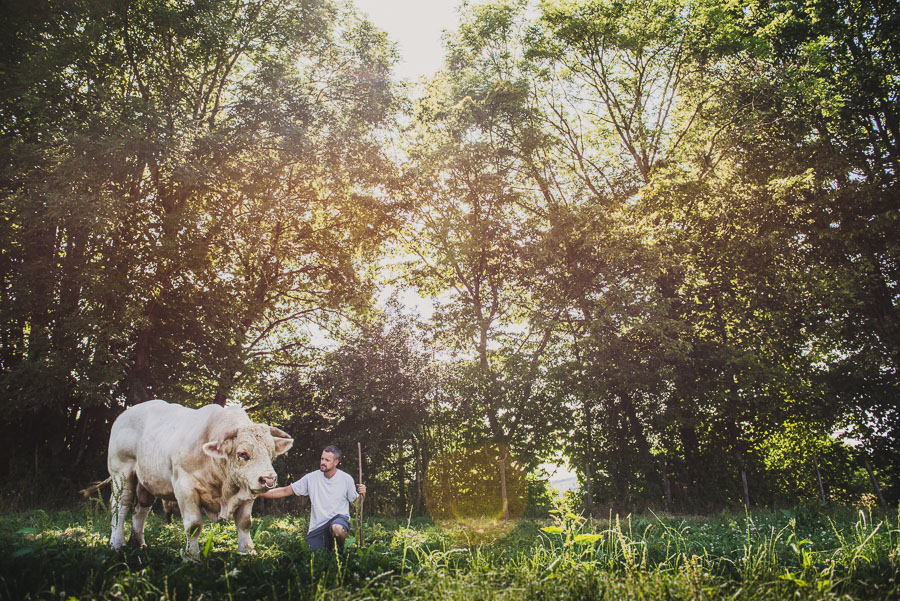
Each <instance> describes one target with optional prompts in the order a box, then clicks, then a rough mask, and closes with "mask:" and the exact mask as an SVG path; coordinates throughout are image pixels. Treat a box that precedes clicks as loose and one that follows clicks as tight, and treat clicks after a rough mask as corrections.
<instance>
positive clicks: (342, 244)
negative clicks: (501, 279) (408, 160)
mask: <svg viewBox="0 0 900 601" xmlns="http://www.w3.org/2000/svg"><path fill="white" fill-rule="evenodd" d="M339 15H341V16H343V17H345V18H342V19H338V16H339ZM10 18H11V19H12V20H13V21H14V24H15V27H14V28H5V29H4V31H8V32H13V31H15V32H18V33H12V34H11V35H9V36H7V37H5V38H4V40H3V45H4V49H5V50H6V52H5V53H4V61H5V64H4V65H3V70H4V72H5V73H8V74H9V76H10V77H9V79H10V85H9V86H8V87H7V88H6V89H5V91H4V92H3V96H2V98H0V107H2V111H3V114H4V119H3V124H4V125H3V128H4V129H3V146H2V148H3V155H4V157H5V160H4V172H3V176H2V189H3V207H4V212H5V213H6V215H7V217H8V218H7V219H6V220H5V221H4V224H3V226H2V227H3V233H2V236H3V239H4V247H3V253H2V261H0V263H2V265H3V267H2V277H3V291H4V292H3V298H2V301H0V303H2V310H3V315H4V322H3V323H4V327H3V334H2V336H0V338H2V344H3V350H2V352H0V355H2V360H3V361H4V363H3V378H2V389H3V391H4V392H3V394H4V396H5V397H6V398H8V399H11V400H12V401H13V403H12V407H11V411H10V412H9V413H8V414H6V415H5V416H4V424H5V426H6V429H7V431H8V433H10V434H11V436H14V437H18V436H20V435H21V436H22V437H23V440H24V439H25V437H27V438H29V439H30V440H31V441H33V444H35V445H37V446H36V447H35V448H36V449H41V448H47V449H48V451H49V450H50V449H55V451H51V452H50V453H49V455H50V456H54V455H55V456H57V457H62V456H65V454H63V453H60V452H59V451H60V450H61V449H63V448H82V447H83V443H84V440H83V437H84V436H85V435H88V433H91V434H92V433H94V432H96V433H97V439H98V440H101V441H102V439H103V438H104V432H103V430H104V423H106V422H107V421H108V419H109V417H110V415H109V414H110V413H114V412H115V411H116V407H117V406H118V405H119V404H120V403H123V402H124V403H135V402H140V401H142V400H146V399H147V398H151V397H153V396H165V397H167V398H168V399H170V400H176V401H182V402H187V403H189V404H191V403H198V402H208V401H213V400H214V401H216V402H219V403H224V401H225V399H226V398H229V397H230V396H232V395H233V394H235V392H236V391H237V389H239V388H240V387H241V386H242V385H246V384H249V383H251V382H252V378H253V376H254V375H255V374H257V373H259V370H261V369H264V368H267V367H268V366H272V365H277V364H279V363H290V362H295V361H297V358H296V354H297V351H298V350H302V345H303V340H302V338H298V337H297V336H296V335H294V336H288V337H287V339H286V338H285V336H283V335H282V334H283V333H284V332H285V329H286V328H287V330H288V331H290V328H291V326H292V325H293V324H294V323H295V322H296V321H298V320H308V319H311V318H314V317H315V316H320V318H324V317H325V316H326V315H327V312H328V311H334V310H335V309H337V308H338V307H340V308H344V309H346V308H350V307H353V306H357V307H361V306H363V305H364V304H365V302H366V300H365V299H366V293H367V292H368V290H370V287H369V285H367V284H366V283H365V281H364V278H365V272H364V270H363V269H362V268H363V267H364V257H367V256H369V255H371V253H373V252H374V251H375V249H376V248H377V246H378V244H379V243H380V242H381V241H382V240H383V239H384V236H385V235H386V233H387V231H388V227H387V226H388V224H389V223H390V222H391V220H392V219H393V215H394V211H395V207H394V205H393V204H392V202H391V201H390V199H389V197H388V196H387V195H386V194H385V193H384V192H383V190H382V187H383V186H384V185H385V184H386V183H388V181H387V180H388V178H389V173H390V169H389V162H388V161H387V158H386V155H385V152H384V148H383V144H382V143H381V140H380V139H379V133H378V132H379V130H380V128H382V127H383V126H386V125H388V124H389V123H390V119H391V118H392V115H393V112H394V109H395V108H396V104H395V96H394V89H393V86H392V85H391V82H390V67H391V64H392V61H393V60H394V55H393V51H392V49H391V47H390V46H389V44H388V43H387V40H386V38H385V36H384V34H383V33H381V32H379V31H377V30H375V29H374V28H373V27H372V26H371V25H370V24H368V23H367V22H365V21H362V20H359V19H358V18H357V17H355V16H354V15H353V14H352V13H343V14H342V13H339V11H338V9H336V8H335V7H334V6H332V5H331V4H330V3H327V2H319V1H312V0H310V1H286V2H278V3H269V2H235V1H233V0H222V1H211V2H203V3H199V4H197V3H162V2H146V3H139V4H133V3H118V2H105V1H100V0H97V1H84V2H79V3H75V4H73V3H67V2H66V3H56V2H47V3H44V4H43V5H42V7H41V10H39V11H36V12H16V11H13V12H12V13H11V15H10ZM294 333H295V334H296V330H295V331H294ZM39 374H45V375H44V376H43V377H38V375H39ZM92 407H98V408H101V409H102V408H106V409H105V410H101V411H100V413H99V414H97V415H93V416H92V413H91V411H89V410H90V409H91V408H92ZM82 409H85V411H83V412H82V411H81V410H82ZM36 412H42V414H46V415H47V418H46V419H45V420H42V421H43V422H44V423H43V426H42V427H41V428H39V429H33V430H34V431H31V432H29V433H25V432H22V428H21V427H20V426H19V424H22V423H26V424H28V423H37V422H36V421H35V420H34V419H33V416H34V415H35V414H36ZM86 419H90V420H93V421H92V422H91V423H86V422H84V421H83V420H86ZM57 422H58V423H57ZM51 424H55V425H52V426H51ZM79 432H83V433H84V434H78V433H79ZM19 433H21V434H19ZM79 436H81V438H79ZM45 441H47V442H49V443H50V444H49V445H46V446H45V445H44V442H45ZM101 444H102V443H101ZM40 454H41V453H39V452H36V453H35V457H37V456H38V455H40ZM79 457H80V455H79Z"/></svg>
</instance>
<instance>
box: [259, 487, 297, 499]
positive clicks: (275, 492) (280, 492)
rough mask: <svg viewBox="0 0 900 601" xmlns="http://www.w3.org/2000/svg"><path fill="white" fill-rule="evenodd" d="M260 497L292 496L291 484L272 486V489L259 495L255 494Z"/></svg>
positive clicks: (278, 497)
mask: <svg viewBox="0 0 900 601" xmlns="http://www.w3.org/2000/svg"><path fill="white" fill-rule="evenodd" d="M257 496H259V497H262V498H263V499H281V498H282V497H293V496H294V489H293V488H291V485H290V484H288V485H287V486H281V487H279V488H273V489H272V490H267V491H266V492H264V493H262V494H261V495H257Z"/></svg>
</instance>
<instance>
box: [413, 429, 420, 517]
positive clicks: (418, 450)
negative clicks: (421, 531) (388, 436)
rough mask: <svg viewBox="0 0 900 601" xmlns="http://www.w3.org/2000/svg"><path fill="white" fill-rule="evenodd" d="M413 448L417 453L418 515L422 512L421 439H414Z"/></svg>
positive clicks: (416, 507)
mask: <svg viewBox="0 0 900 601" xmlns="http://www.w3.org/2000/svg"><path fill="white" fill-rule="evenodd" d="M413 450H414V452H415V454H416V505H415V512H416V515H421V514H422V451H421V449H420V448H419V441H418V440H416V439H413Z"/></svg>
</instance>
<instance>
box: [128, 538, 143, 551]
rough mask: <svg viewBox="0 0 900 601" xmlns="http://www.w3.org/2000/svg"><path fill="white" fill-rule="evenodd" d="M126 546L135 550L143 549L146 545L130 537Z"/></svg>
mask: <svg viewBox="0 0 900 601" xmlns="http://www.w3.org/2000/svg"><path fill="white" fill-rule="evenodd" d="M128 545H129V546H131V547H134V548H135V549H143V548H144V547H146V546H147V543H145V542H144V541H143V540H139V539H137V538H135V537H134V536H132V537H131V538H129V539H128Z"/></svg>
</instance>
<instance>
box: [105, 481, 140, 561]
mask: <svg viewBox="0 0 900 601" xmlns="http://www.w3.org/2000/svg"><path fill="white" fill-rule="evenodd" d="M110 475H111V476H112V493H110V496H109V512H110V516H111V522H112V532H111V533H110V536H109V546H110V547H112V548H113V549H121V548H122V547H123V546H124V545H125V520H126V519H128V510H129V509H131V504H132V503H133V502H134V488H135V485H136V484H137V478H136V477H135V475H134V471H133V470H122V471H118V470H116V471H115V472H114V473H111V474H110Z"/></svg>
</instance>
